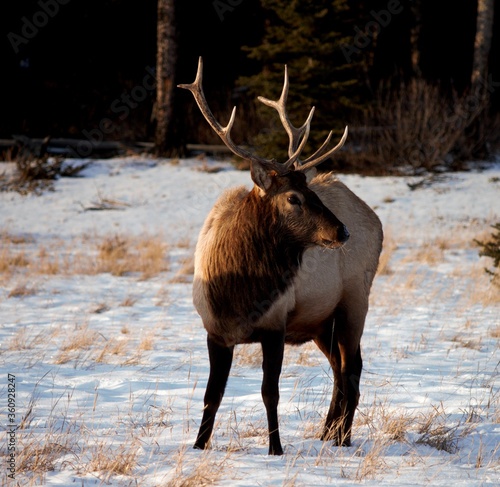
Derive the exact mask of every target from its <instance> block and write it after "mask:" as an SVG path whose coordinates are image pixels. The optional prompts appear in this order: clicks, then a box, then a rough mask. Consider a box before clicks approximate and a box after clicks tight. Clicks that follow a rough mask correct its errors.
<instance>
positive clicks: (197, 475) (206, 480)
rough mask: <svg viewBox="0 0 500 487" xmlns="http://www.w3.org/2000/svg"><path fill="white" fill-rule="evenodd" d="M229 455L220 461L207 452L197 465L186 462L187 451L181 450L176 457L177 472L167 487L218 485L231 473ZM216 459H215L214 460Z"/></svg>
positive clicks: (198, 460)
mask: <svg viewBox="0 0 500 487" xmlns="http://www.w3.org/2000/svg"><path fill="white" fill-rule="evenodd" d="M229 455H230V453H228V454H227V455H226V456H225V457H224V458H222V459H218V458H217V457H216V456H215V455H214V454H213V452H210V451H209V450H205V451H204V452H203V453H202V454H201V457H198V458H197V460H196V463H194V462H189V461H186V449H185V448H183V449H181V450H180V451H179V452H178V454H177V455H176V458H175V459H174V460H175V465H176V468H175V472H174V475H173V477H172V478H171V479H170V480H169V481H168V482H167V483H166V486H167V487H206V486H209V485H216V484H217V483H218V482H220V481H221V480H222V479H223V478H224V477H225V476H227V474H228V472H229V471H230V468H231V466H230V465H229V464H228V458H229ZM214 457H215V458H214Z"/></svg>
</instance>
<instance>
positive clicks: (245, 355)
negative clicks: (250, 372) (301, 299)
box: [233, 343, 262, 368]
mask: <svg viewBox="0 0 500 487" xmlns="http://www.w3.org/2000/svg"><path fill="white" fill-rule="evenodd" d="M233 364H234V365H233V367H235V368H236V367H250V368H259V367H261V366H262V349H261V347H260V345H259V344H257V343H251V344H247V345H239V346H238V347H237V348H236V350H235V354H234V362H233Z"/></svg>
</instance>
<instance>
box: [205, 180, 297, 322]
mask: <svg viewBox="0 0 500 487" xmlns="http://www.w3.org/2000/svg"><path fill="white" fill-rule="evenodd" d="M238 205H239V206H238V208H237V209H235V210H233V211H232V212H231V214H230V215H224V218H221V219H220V220H219V222H218V228H217V229H216V231H215V234H216V237H215V241H214V243H213V245H214V248H213V251H212V252H210V257H209V258H208V259H207V269H206V271H207V273H206V276H207V283H206V285H207V288H206V291H207V297H208V301H209V303H210V307H211V309H212V313H213V315H214V316H215V317H217V320H218V322H219V324H220V325H222V326H224V325H229V324H231V323H234V322H235V321H236V322H238V323H240V324H251V323H252V321H255V319H256V317H257V315H259V313H260V315H262V314H263V309H268V308H269V307H270V305H271V303H272V302H273V301H275V300H276V299H277V298H278V297H279V295H281V294H282V293H283V292H284V291H285V290H286V288H287V287H288V286H289V285H290V283H291V280H292V278H293V277H294V275H295V273H296V272H297V270H298V267H299V265H300V262H301V259H302V254H303V252H304V250H305V247H304V245H303V244H302V243H299V242H298V241H297V239H296V238H294V236H293V235H292V234H291V233H290V232H288V231H287V230H286V229H285V228H284V226H283V225H281V223H280V220H279V217H278V214H277V210H276V209H275V208H274V207H273V205H272V204H271V203H270V201H269V199H268V198H267V197H265V196H264V197H263V198H261V197H260V196H259V195H258V194H257V193H256V190H255V189H254V190H252V191H251V192H250V193H249V194H248V195H247V196H246V197H245V198H243V200H240V201H239V202H238Z"/></svg>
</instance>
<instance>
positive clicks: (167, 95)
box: [154, 0, 184, 157]
mask: <svg viewBox="0 0 500 487" xmlns="http://www.w3.org/2000/svg"><path fill="white" fill-rule="evenodd" d="M174 3H175V1H174V0H158V20H157V26H158V27H157V32H158V34H157V35H158V37H157V52H156V77H157V79H156V104H155V108H154V112H155V118H156V132H155V153H156V155H158V156H162V157H178V156H182V155H184V143H183V141H182V137H180V129H179V125H178V124H177V123H174V120H175V118H174V115H175V112H176V107H177V103H176V98H175V96H174V90H175V86H176V82H175V80H176V63H177V32H176V27H175V25H176V18H175V5H174Z"/></svg>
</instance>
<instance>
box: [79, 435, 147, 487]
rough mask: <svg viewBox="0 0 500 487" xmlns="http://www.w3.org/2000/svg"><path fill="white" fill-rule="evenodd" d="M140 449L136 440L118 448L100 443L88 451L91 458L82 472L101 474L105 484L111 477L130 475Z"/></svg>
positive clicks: (135, 464)
mask: <svg viewBox="0 0 500 487" xmlns="http://www.w3.org/2000/svg"><path fill="white" fill-rule="evenodd" d="M140 449H141V447H140V444H139V441H138V440H132V441H131V442H128V441H126V442H123V443H121V444H120V445H119V446H117V445H110V444H107V443H104V442H100V443H98V444H97V445H96V447H95V448H90V449H89V451H90V454H91V457H90V459H89V460H88V462H87V464H86V466H85V469H84V472H85V473H86V472H99V473H101V474H103V475H104V478H105V483H108V480H109V479H110V478H111V476H113V475H131V474H132V473H133V471H134V468H136V467H137V459H138V457H139V453H140Z"/></svg>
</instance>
